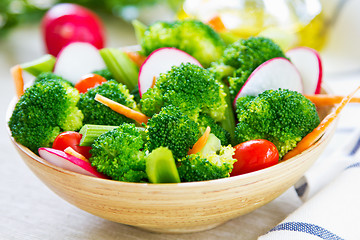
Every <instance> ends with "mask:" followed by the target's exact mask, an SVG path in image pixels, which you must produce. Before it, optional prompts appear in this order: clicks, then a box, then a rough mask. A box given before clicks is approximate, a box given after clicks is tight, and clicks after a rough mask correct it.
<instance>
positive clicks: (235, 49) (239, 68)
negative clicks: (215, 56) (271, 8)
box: [212, 37, 285, 97]
mask: <svg viewBox="0 0 360 240" xmlns="http://www.w3.org/2000/svg"><path fill="white" fill-rule="evenodd" d="M276 57H285V54H284V52H283V51H282V50H281V48H280V47H279V46H278V45H277V44H275V43H274V42H273V41H272V40H271V39H268V38H264V37H250V38H248V39H241V40H238V41H236V42H234V43H233V44H231V45H229V46H228V47H227V48H226V49H225V50H224V54H223V56H222V57H221V58H220V59H219V60H218V61H217V62H216V63H214V64H213V65H212V71H213V72H217V69H219V70H218V71H220V72H221V73H219V74H218V75H220V76H224V73H223V71H224V70H223V69H224V66H230V67H231V68H230V69H234V70H232V71H230V73H231V76H230V77H229V78H228V81H229V85H230V94H231V95H232V96H233V97H235V96H236V94H237V93H238V92H239V90H240V89H241V87H242V86H243V84H244V83H245V82H246V80H247V79H248V77H249V76H250V74H251V73H252V72H253V71H254V70H255V68H257V67H258V66H259V65H261V64H262V63H264V62H266V61H267V60H269V59H272V58H276Z"/></svg>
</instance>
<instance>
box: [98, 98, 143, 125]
mask: <svg viewBox="0 0 360 240" xmlns="http://www.w3.org/2000/svg"><path fill="white" fill-rule="evenodd" d="M95 100H96V101H98V102H100V103H102V104H104V105H106V106H108V107H109V108H111V109H112V110H114V111H115V112H117V113H120V114H122V115H124V116H125V117H128V118H130V119H133V120H135V121H136V122H138V123H140V124H142V123H145V124H147V122H148V120H149V117H147V116H146V115H145V114H143V113H141V112H138V111H135V110H133V109H131V108H129V107H127V106H124V105H122V104H120V103H118V102H115V101H113V100H111V99H109V98H106V97H104V96H102V95H100V94H96V96H95Z"/></svg>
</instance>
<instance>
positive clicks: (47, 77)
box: [34, 72, 74, 86]
mask: <svg viewBox="0 0 360 240" xmlns="http://www.w3.org/2000/svg"><path fill="white" fill-rule="evenodd" d="M41 81H61V82H63V83H66V84H68V85H69V86H74V85H73V84H72V83H71V82H70V81H68V80H65V79H64V78H62V77H60V76H58V75H56V74H54V73H52V72H43V73H40V74H39V75H37V77H36V78H35V81H34V84H36V83H38V82H41Z"/></svg>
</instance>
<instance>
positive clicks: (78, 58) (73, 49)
mask: <svg viewBox="0 0 360 240" xmlns="http://www.w3.org/2000/svg"><path fill="white" fill-rule="evenodd" d="M105 67H106V66H105V63H104V60H103V59H102V57H101V55H100V53H99V50H98V49H97V48H96V47H94V46H93V45H91V44H90V43H85V42H74V43H70V44H69V45H67V46H66V47H64V48H63V49H62V50H61V52H60V53H59V55H58V58H57V60H56V63H55V67H54V73H55V74H57V75H59V76H61V77H63V78H65V79H66V80H69V81H70V82H72V83H73V84H74V85H75V84H76V83H77V82H78V81H79V80H80V79H81V77H82V76H84V75H85V74H88V73H91V72H93V71H96V70H101V69H104V68H105Z"/></svg>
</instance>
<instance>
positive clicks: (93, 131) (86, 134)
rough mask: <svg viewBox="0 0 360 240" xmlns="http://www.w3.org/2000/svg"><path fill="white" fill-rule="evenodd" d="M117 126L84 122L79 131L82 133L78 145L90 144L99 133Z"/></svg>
mask: <svg viewBox="0 0 360 240" xmlns="http://www.w3.org/2000/svg"><path fill="white" fill-rule="evenodd" d="M117 127H118V126H105V125H92V124H86V125H84V126H83V127H82V128H81V129H80V131H79V133H80V134H82V138H81V140H80V144H79V145H80V146H91V144H93V142H94V141H95V139H96V138H98V137H99V136H100V135H101V134H103V133H106V132H108V131H110V130H113V129H115V128H117Z"/></svg>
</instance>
